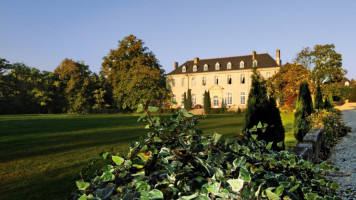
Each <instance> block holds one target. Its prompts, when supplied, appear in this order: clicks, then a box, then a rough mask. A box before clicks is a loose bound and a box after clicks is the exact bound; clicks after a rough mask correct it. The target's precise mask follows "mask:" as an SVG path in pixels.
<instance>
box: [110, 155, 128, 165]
mask: <svg viewBox="0 0 356 200" xmlns="http://www.w3.org/2000/svg"><path fill="white" fill-rule="evenodd" d="M111 158H112V160H113V161H114V163H115V164H117V165H121V164H122V163H123V162H124V161H125V160H124V159H123V158H121V157H120V156H112V157H111Z"/></svg>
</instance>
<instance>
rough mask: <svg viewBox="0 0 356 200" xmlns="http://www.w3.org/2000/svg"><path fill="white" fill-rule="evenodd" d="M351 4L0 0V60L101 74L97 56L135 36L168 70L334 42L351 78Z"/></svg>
mask: <svg viewBox="0 0 356 200" xmlns="http://www.w3.org/2000/svg"><path fill="white" fill-rule="evenodd" d="M355 8H356V1H354V0H349V1H346V0H345V1H329V0H323V1H321V0H320V1H319V0H315V1H285V0H283V1H282V0H281V1H277V0H276V1H262V0H261V1H257V0H256V1H239V0H235V1H229V0H224V1H209V0H195V1H185V0H181V1H159V0H157V1H110V0H105V1H94V0H76V1H66V0H53V1H52V0H51V1H48V0H42V1H40V0H32V1H28V0H0V10H1V11H0V27H1V29H0V57H1V58H5V59H7V60H8V61H10V62H11V63H14V62H23V63H25V64H26V65H28V66H31V67H36V68H39V69H41V70H47V71H53V70H54V69H55V68H56V67H57V66H58V65H59V64H60V62H61V61H62V60H63V59H65V58H71V59H73V60H76V61H84V62H85V64H87V65H89V68H90V70H92V71H94V72H99V71H100V67H101V63H102V57H104V56H106V55H107V54H108V53H109V50H110V49H114V48H117V46H118V41H119V40H122V39H123V37H125V36H127V35H129V34H134V35H136V36H137V37H138V38H140V39H142V40H143V41H144V42H145V45H146V46H147V47H148V48H149V49H150V50H151V51H152V52H153V53H154V54H155V55H156V57H157V58H158V60H159V61H160V64H161V65H162V66H163V68H164V69H165V70H166V72H167V73H168V72H170V71H171V70H172V69H173V62H174V61H178V63H180V64H182V63H183V62H185V61H186V60H191V59H193V58H194V57H199V58H202V59H203V58H214V57H226V56H237V55H246V54H251V52H252V50H256V51H257V53H265V52H268V53H269V54H270V55H271V56H272V57H275V51H276V49H280V50H281V58H282V61H283V63H285V62H288V61H289V62H291V61H292V60H293V58H294V57H295V55H296V53H297V52H299V51H300V50H301V49H302V48H303V47H308V46H309V47H313V46H314V45H315V44H329V43H333V44H335V46H336V48H335V49H336V51H337V52H338V53H341V54H342V56H343V68H344V69H346V70H348V74H347V75H346V76H347V77H348V78H356V52H355V47H356V38H355V36H356V23H355V20H356V12H355Z"/></svg>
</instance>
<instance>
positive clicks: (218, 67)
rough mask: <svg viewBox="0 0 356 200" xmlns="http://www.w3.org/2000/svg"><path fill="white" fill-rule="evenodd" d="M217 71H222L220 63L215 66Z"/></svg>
mask: <svg viewBox="0 0 356 200" xmlns="http://www.w3.org/2000/svg"><path fill="white" fill-rule="evenodd" d="M215 70H220V63H218V62H217V63H216V64H215Z"/></svg>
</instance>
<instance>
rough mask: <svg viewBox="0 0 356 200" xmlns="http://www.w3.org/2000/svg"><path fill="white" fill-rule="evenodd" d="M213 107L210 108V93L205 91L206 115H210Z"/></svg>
mask: <svg viewBox="0 0 356 200" xmlns="http://www.w3.org/2000/svg"><path fill="white" fill-rule="evenodd" d="M210 109H211V107H210V99H209V95H208V92H207V91H206V90H205V92H204V111H205V113H209V111H210Z"/></svg>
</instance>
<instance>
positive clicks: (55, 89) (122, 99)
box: [0, 35, 169, 114]
mask: <svg viewBox="0 0 356 200" xmlns="http://www.w3.org/2000/svg"><path fill="white" fill-rule="evenodd" d="M143 44H144V43H143V42H142V40H139V39H137V38H136V37H135V36H133V35H130V36H128V37H125V38H124V39H123V40H122V41H119V47H118V49H114V50H111V51H110V53H109V54H108V56H105V57H104V58H103V59H104V61H103V64H102V69H101V71H100V73H99V74H96V73H93V72H91V71H90V70H89V67H88V66H87V65H85V64H84V63H82V62H75V61H73V60H71V59H64V60H63V61H62V62H61V63H60V65H59V66H58V67H57V68H56V69H55V71H54V72H48V71H40V70H38V69H36V68H32V67H29V66H26V65H25V64H23V63H13V64H11V63H10V62H9V61H7V60H6V59H1V58H0V114H32V113H111V112H126V111H132V110H134V109H135V107H136V105H137V104H138V103H139V102H140V101H143V102H146V103H150V104H155V105H160V106H162V105H163V104H164V103H165V102H166V100H167V99H168V96H169V92H168V91H167V90H166V88H165V80H164V76H163V73H164V71H163V70H162V69H161V66H160V65H159V63H158V61H157V59H156V58H155V56H154V54H153V53H152V52H150V51H148V48H147V47H144V46H143Z"/></svg>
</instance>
